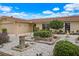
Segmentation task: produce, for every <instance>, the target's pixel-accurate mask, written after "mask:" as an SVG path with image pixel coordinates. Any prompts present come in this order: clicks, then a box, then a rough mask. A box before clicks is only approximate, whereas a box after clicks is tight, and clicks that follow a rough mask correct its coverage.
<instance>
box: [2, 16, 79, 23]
mask: <svg viewBox="0 0 79 59" xmlns="http://www.w3.org/2000/svg"><path fill="white" fill-rule="evenodd" d="M6 17H7V16H2V18H6ZM8 18H12V19H13V20H15V21H16V22H23V23H44V22H49V21H52V20H61V21H79V16H67V17H57V18H40V19H20V18H14V17H12V16H11V17H8Z"/></svg>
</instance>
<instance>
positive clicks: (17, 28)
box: [0, 16, 79, 34]
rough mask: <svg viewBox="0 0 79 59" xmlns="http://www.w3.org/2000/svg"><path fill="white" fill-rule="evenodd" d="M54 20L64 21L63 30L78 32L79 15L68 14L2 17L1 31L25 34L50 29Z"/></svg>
mask: <svg viewBox="0 0 79 59" xmlns="http://www.w3.org/2000/svg"><path fill="white" fill-rule="evenodd" d="M52 20H61V21H64V27H63V29H62V30H63V31H67V30H68V31H69V32H72V31H74V32H76V31H77V30H79V16H68V17H59V18H41V19H31V20H29V19H27V20H25V19H19V18H14V17H12V16H11V17H7V16H2V17H0V32H2V29H7V31H8V33H10V34H23V33H27V32H33V31H34V30H35V29H38V30H41V29H48V28H49V25H48V23H49V22H50V21H52Z"/></svg>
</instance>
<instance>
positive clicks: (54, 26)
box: [49, 20, 64, 29]
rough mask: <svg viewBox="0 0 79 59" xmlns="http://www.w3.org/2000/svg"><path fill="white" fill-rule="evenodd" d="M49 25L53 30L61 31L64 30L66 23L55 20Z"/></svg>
mask: <svg viewBox="0 0 79 59" xmlns="http://www.w3.org/2000/svg"><path fill="white" fill-rule="evenodd" d="M49 25H50V27H51V28H52V29H61V28H63V25H64V22H63V21H59V20H53V21H50V23H49Z"/></svg>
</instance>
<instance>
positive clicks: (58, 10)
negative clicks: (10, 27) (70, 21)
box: [0, 3, 79, 19]
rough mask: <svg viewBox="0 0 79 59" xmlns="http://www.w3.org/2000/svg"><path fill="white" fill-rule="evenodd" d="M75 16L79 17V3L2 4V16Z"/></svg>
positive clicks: (25, 17)
mask: <svg viewBox="0 0 79 59" xmlns="http://www.w3.org/2000/svg"><path fill="white" fill-rule="evenodd" d="M74 15H79V4H78V3H76V4H74V3H0V16H14V17H17V18H23V19H34V18H50V17H64V16H74Z"/></svg>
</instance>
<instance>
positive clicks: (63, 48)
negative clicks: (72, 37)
mask: <svg viewBox="0 0 79 59" xmlns="http://www.w3.org/2000/svg"><path fill="white" fill-rule="evenodd" d="M53 55H55V56H79V46H76V45H75V44H72V43H71V42H69V41H64V40H61V41H59V42H57V43H56V45H55V47H54V50H53Z"/></svg>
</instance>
